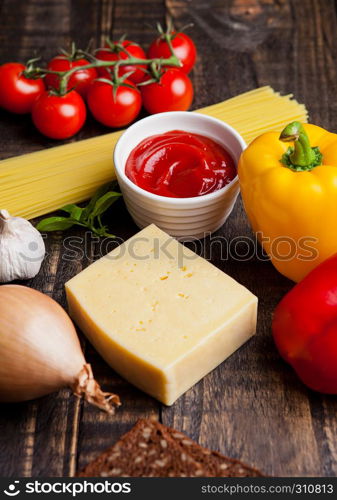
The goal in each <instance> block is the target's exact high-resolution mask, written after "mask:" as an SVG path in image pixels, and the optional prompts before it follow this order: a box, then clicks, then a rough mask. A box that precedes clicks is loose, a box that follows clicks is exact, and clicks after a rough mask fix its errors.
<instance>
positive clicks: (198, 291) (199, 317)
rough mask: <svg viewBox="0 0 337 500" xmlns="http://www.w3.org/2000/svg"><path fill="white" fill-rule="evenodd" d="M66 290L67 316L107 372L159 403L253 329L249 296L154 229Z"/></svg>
mask: <svg viewBox="0 0 337 500" xmlns="http://www.w3.org/2000/svg"><path fill="white" fill-rule="evenodd" d="M66 292H67V299H68V304H69V311H70V315H71V316H72V318H73V319H74V320H75V322H76V323H77V324H78V326H79V327H80V328H81V329H82V330H83V332H84V333H85V334H86V336H87V337H88V339H89V340H90V342H91V343H92V344H93V345H94V346H95V348H96V349H97V350H98V352H99V353H100V354H101V355H102V356H103V358H104V359H105V360H106V361H107V362H108V363H109V364H110V366H111V367H112V368H114V370H116V371H117V372H118V373H120V375H122V376H123V377H125V378H126V379H127V380H129V381H130V382H131V383H132V384H134V385H135V386H137V387H139V388H140V389H142V390H143V391H145V392H147V393H148V394H151V395H152V396H154V397H155V398H157V399H158V400H159V401H162V402H163V403H165V404H166V405H171V404H173V403H174V402H175V401H176V399H177V398H178V397H179V396H180V395H181V394H183V393H184V392H185V391H187V390H188V389H189V388H190V387H191V386H193V385H194V384H195V383H196V382H198V381H199V380H200V379H201V378H202V377H204V376H205V375H206V374H207V373H209V372H210V371H211V370H213V369H214V368H215V367H216V366H217V365H219V364H220V363H222V362H223V361H224V360H225V359H226V358H227V357H228V356H230V355H231V354H232V353H233V352H234V351H235V350H236V349H238V348H239V347H240V346H241V345H242V344H243V343H244V342H246V341H247V340H248V339H249V338H250V337H251V336H252V335H253V334H254V332H255V328H256V313H257V298H256V297H255V296H254V295H253V294H252V293H251V292H250V291H249V290H247V289H246V288H245V287H243V286H242V285H240V284H239V283H237V282H236V281H235V280H233V279H232V278H230V277H229V276H228V275H226V274H225V273H223V272H222V271H220V270H219V269H217V268H216V267H215V266H213V265H212V264H210V263H209V262H208V261H206V260H205V259H203V258H201V257H199V256H198V255H197V254H196V253H194V252H192V251H191V250H189V249H187V248H186V247H185V246H183V245H182V244H180V243H178V242H177V241H176V240H175V239H174V238H171V237H170V236H169V235H168V234H166V233H164V232H163V231H161V230H160V229H158V228H157V227H156V226H154V225H151V226H148V227H147V228H145V229H143V230H142V231H140V232H139V233H138V234H136V235H135V236H134V237H132V238H130V239H129V240H128V241H126V242H125V243H124V244H122V245H121V246H119V247H118V248H116V249H115V250H113V251H112V252H111V253H109V254H108V255H106V256H105V257H103V258H102V259H100V260H98V261H97V262H95V263H94V264H92V265H91V266H89V267H88V268H87V269H85V270H84V271H82V272H81V273H80V274H78V275H77V276H75V277H74V278H73V279H71V280H70V281H68V283H67V284H66Z"/></svg>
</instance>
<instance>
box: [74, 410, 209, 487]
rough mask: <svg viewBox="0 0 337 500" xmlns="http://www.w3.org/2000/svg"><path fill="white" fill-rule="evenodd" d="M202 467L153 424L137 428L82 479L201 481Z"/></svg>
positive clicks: (142, 422)
mask: <svg viewBox="0 0 337 500" xmlns="http://www.w3.org/2000/svg"><path fill="white" fill-rule="evenodd" d="M207 475H208V471H206V470H204V468H203V466H202V464H201V463H199V462H197V461H196V460H194V459H193V458H192V457H191V455H189V454H188V453H186V452H185V451H184V450H183V449H182V447H181V446H180V444H179V443H177V442H176V441H175V440H174V439H173V438H171V437H170V435H169V433H168V432H167V431H166V428H165V426H162V425H160V424H159V423H158V422H156V421H153V420H139V421H138V422H137V424H136V425H135V426H134V427H133V428H132V429H131V430H130V431H129V432H128V433H127V434H125V435H124V436H122V438H121V439H120V440H119V441H118V442H117V443H116V444H115V445H114V446H112V447H111V448H109V449H108V450H107V451H105V452H104V453H103V454H102V455H100V456H99V457H98V458H97V459H96V460H94V461H93V462H91V463H90V464H89V465H87V466H86V467H85V469H84V470H83V471H82V472H81V473H80V474H79V475H78V476H79V477H198V476H199V477H201V476H207Z"/></svg>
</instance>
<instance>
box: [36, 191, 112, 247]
mask: <svg viewBox="0 0 337 500" xmlns="http://www.w3.org/2000/svg"><path fill="white" fill-rule="evenodd" d="M115 185H116V183H109V184H105V185H104V186H101V187H100V188H99V189H98V190H97V192H96V193H95V195H94V196H93V197H92V198H91V200H90V201H89V203H88V205H87V206H86V207H84V208H81V207H79V206H78V205H75V204H69V205H65V206H64V207H62V208H61V209H60V210H62V211H63V212H66V213H67V214H69V217H49V218H47V219H43V220H42V221H40V222H39V224H38V225H37V226H36V227H37V229H38V230H39V231H63V230H66V229H69V228H71V227H73V226H74V225H77V226H81V227H86V228H88V229H90V230H91V231H92V232H93V233H95V234H97V235H98V236H106V237H108V238H115V236H114V235H113V234H110V233H109V232H108V228H107V227H106V226H103V224H102V221H101V215H103V214H104V212H106V210H108V208H109V207H111V205H112V204H113V203H115V201H117V200H118V199H119V198H120V197H121V196H122V195H121V193H118V192H116V191H114V190H113V189H114V187H115Z"/></svg>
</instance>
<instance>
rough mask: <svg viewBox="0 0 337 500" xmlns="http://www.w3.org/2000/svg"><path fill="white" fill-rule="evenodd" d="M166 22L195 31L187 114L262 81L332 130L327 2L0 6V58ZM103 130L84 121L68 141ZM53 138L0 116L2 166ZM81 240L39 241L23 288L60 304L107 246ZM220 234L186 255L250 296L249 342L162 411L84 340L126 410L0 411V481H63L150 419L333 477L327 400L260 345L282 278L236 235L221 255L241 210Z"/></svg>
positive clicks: (145, 37)
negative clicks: (254, 327) (37, 257)
mask: <svg viewBox="0 0 337 500" xmlns="http://www.w3.org/2000/svg"><path fill="white" fill-rule="evenodd" d="M168 14H170V15H171V16H172V17H173V19H174V23H175V25H176V27H178V28H179V27H181V26H183V25H184V24H188V23H189V22H193V23H194V28H193V29H191V35H192V36H193V38H194V39H195V41H196V43H197V46H198V49H199V58H198V62H197V65H196V68H195V70H194V71H193V74H192V78H193V81H194V86H195V93H196V97H195V101H194V104H193V106H194V107H195V108H196V107H200V106H204V105H208V104H212V103H214V102H216V101H220V100H223V99H225V98H227V97H231V96H233V95H236V94H238V93H240V92H244V91H246V90H249V89H251V88H253V87H256V86H259V85H264V84H270V85H272V86H274V87H275V88H276V89H277V90H280V91H282V92H284V93H289V92H293V93H294V94H295V96H296V97H297V98H298V99H299V100H300V101H303V102H305V103H306V104H307V106H308V108H309V111H310V115H311V119H312V121H313V122H315V123H318V124H321V125H322V126H325V127H327V128H330V129H331V130H335V131H336V130H337V118H336V116H337V114H336V107H337V102H336V99H335V95H336V81H337V79H336V71H337V70H336V66H335V63H334V61H335V60H336V56H337V41H336V37H335V33H336V28H337V16H336V6H335V3H334V2H333V0H302V2H297V1H296V0H293V1H290V0H278V1H277V2H275V1H273V0H232V1H229V0H193V2H189V1H187V0H166V2H164V1H161V0H158V1H157V0H143V1H142V2H139V1H137V0H115V1H113V0H62V1H60V0H26V1H25V2H22V1H21V0H0V43H1V50H0V63H1V62H5V61H10V60H23V61H25V60H26V59H28V58H29V57H31V56H32V55H34V51H35V50H36V53H39V54H40V53H42V54H43V56H44V57H45V58H46V59H47V58H48V57H50V56H51V55H53V53H54V51H55V48H57V47H59V46H66V45H67V44H69V42H70V41H71V40H72V39H74V40H75V41H76V42H77V43H78V44H79V46H82V47H83V46H85V45H86V44H87V42H88V40H89V39H92V40H93V43H94V44H95V45H96V46H97V45H98V44H100V43H102V41H103V38H104V37H105V36H111V37H113V38H116V37H119V36H121V35H122V34H123V33H124V32H127V33H128V36H129V37H130V38H132V39H135V40H136V41H139V42H140V43H142V44H144V45H145V46H146V45H147V44H148V43H149V42H150V41H151V39H152V37H153V31H152V29H151V28H150V27H149V26H148V24H150V25H151V24H152V25H154V24H155V22H157V21H161V22H163V21H164V19H165V16H167V15H168ZM106 131H107V129H106V128H105V127H103V126H100V125H99V124H97V123H95V122H94V121H93V120H91V119H89V121H88V123H87V125H86V126H85V128H84V129H83V130H82V131H81V132H80V133H79V135H78V137H77V138H76V140H77V139H79V138H84V137H90V136H94V135H97V134H101V133H104V132H106ZM53 144H54V143H53V141H49V140H47V139H45V138H43V137H42V136H41V135H40V134H38V133H37V132H36V131H35V130H34V129H33V127H32V126H31V124H30V118H29V117H20V118H19V119H18V118H17V117H15V116H11V115H10V114H8V113H5V112H3V111H0V157H1V158H6V157H9V156H13V155H17V154H19V153H21V152H29V151H34V150H39V149H42V148H45V147H49V146H52V145H53ZM110 221H111V222H110V225H111V229H112V230H113V231H114V232H115V233H116V234H117V235H119V236H120V237H122V238H127V237H129V236H131V235H132V234H134V233H135V232H136V230H137V228H136V227H135V225H134V224H133V222H132V221H131V219H130V217H129V215H128V214H127V212H126V210H125V208H124V205H123V203H122V202H119V203H118V206H117V207H116V209H114V210H113V211H112V212H111V219H110ZM69 236H72V237H76V238H78V239H79V240H78V242H79V246H78V250H77V251H76V255H74V256H73V258H72V259H71V260H70V261H69V259H68V258H67V256H68V253H67V248H66V246H65V241H64V239H65V237H69ZM84 236H85V235H84V233H83V232H81V231H73V232H70V233H69V232H68V233H67V234H64V235H62V234H55V235H50V236H49V237H48V240H47V248H48V257H47V259H46V261H45V262H44V265H43V269H42V271H41V273H40V274H39V276H38V277H37V278H35V279H34V280H31V282H30V283H29V285H30V286H32V287H34V288H37V289H39V290H42V291H43V292H45V293H48V294H50V295H51V296H52V297H54V298H55V299H56V300H58V301H59V302H60V303H61V304H62V305H63V306H65V295H64V282H65V281H66V280H68V279H69V278H70V277H72V276H74V275H75V274H76V273H78V272H79V271H80V270H81V269H83V268H84V267H86V266H87V265H88V264H89V263H90V262H92V261H93V260H95V259H97V258H98V257H99V256H100V255H102V254H104V253H105V252H106V251H107V248H104V246H103V248H101V245H100V244H99V242H97V240H95V239H92V238H85V237H84ZM217 236H221V237H222V238H225V239H226V241H224V240H222V243H220V242H219V241H218V242H216V241H214V240H212V241H210V240H209V239H208V240H205V241H203V242H201V243H200V245H198V248H197V251H198V253H199V254H200V255H203V256H205V257H206V258H208V259H210V260H211V261H212V262H213V263H214V264H215V265H217V266H218V267H219V268H221V269H223V270H224V271H226V272H228V273H229V274H230V275H231V276H233V277H234V278H236V279H238V280H239V281H240V282H241V283H243V284H244V285H246V286H247V287H249V288H250V289H251V290H252V291H253V292H254V293H256V294H257V295H258V296H259V298H260V312H259V326H258V332H257V336H256V337H255V338H254V339H252V340H251V341H250V342H249V343H248V344H247V345H245V346H244V347H243V348H242V349H240V350H239V352H237V353H236V354H234V355H233V356H232V357H231V358H230V359H229V360H228V361H227V362H226V363H224V364H223V365H222V366H220V367H219V368H217V369H216V370H214V371H213V372H212V373H211V374H209V375H208V376H207V377H205V378H204V379H203V380H202V381H201V382H200V383H199V384H197V385H196V386H195V387H193V388H192V389H191V390H190V391H188V392H187V393H186V394H185V395H184V396H182V397H181V398H180V399H179V401H178V402H177V403H176V404H175V405H173V406H172V407H170V408H167V407H163V406H162V405H160V404H159V403H158V402H156V401H155V400H154V399H152V398H150V397H149V396H147V395H145V394H143V393H141V392H140V391H138V390H137V389H135V388H133V387H132V386H130V385H129V384H128V383H127V382H125V381H124V380H122V379H121V378H120V377H119V376H118V375H116V374H115V373H114V372H113V371H112V370H111V369H110V368H109V367H108V366H107V365H106V364H105V363H104V362H103V361H102V360H101V359H100V357H99V356H98V354H96V353H95V351H94V350H93V349H92V348H91V346H90V345H88V344H87V343H86V342H85V341H84V339H83V337H82V336H81V340H82V342H83V347H84V349H85V353H86V357H87V359H88V361H89V362H91V363H92V365H93V368H94V372H95V374H96V375H97V378H98V380H99V382H100V383H101V384H102V385H103V386H104V388H106V389H107V390H112V391H117V392H118V393H119V394H120V396H121V397H122V400H123V407H122V408H121V409H120V410H119V411H118V413H117V415H116V416H115V417H108V416H106V415H104V414H103V413H100V412H98V411H96V410H95V409H93V408H89V407H88V406H87V405H86V404H83V403H82V402H80V401H78V400H77V399H75V398H73V397H72V396H71V394H70V392H69V391H68V390H66V389H65V390H63V391H61V392H60V393H59V394H56V395H51V396H48V397H46V398H43V399H41V400H39V401H35V402H30V403H23V404H18V405H4V404H2V405H0V475H3V476H14V475H19V476H46V475H49V476H58V475H73V474H74V473H75V471H76V469H77V468H78V467H81V466H83V465H84V464H85V463H86V462H87V461H88V460H90V459H91V458H93V457H94V456H95V455H96V454H97V453H98V452H99V451H101V450H102V449H104V448H105V447H107V446H109V445H110V444H111V443H112V442H113V441H114V440H116V439H117V437H118V436H120V434H121V433H123V432H124V431H126V430H127V429H128V428H129V427H130V426H131V425H132V424H133V423H134V422H135V421H136V420H137V419H138V418H139V417H144V416H149V415H152V414H153V415H157V416H158V417H159V418H160V419H161V420H162V421H163V422H164V423H165V424H168V425H173V426H174V427H176V428H178V429H180V430H183V431H185V432H187V433H188V434H189V435H190V436H191V437H193V438H194V439H196V440H198V441H199V442H200V443H201V444H203V445H206V446H209V447H211V448H214V449H218V450H221V451H222V452H224V453H226V454H228V455H230V456H233V457H237V458H241V459H243V460H245V461H247V462H249V463H251V464H252V465H255V466H257V467H259V468H261V469H262V470H264V471H265V472H266V473H267V474H275V475H287V476H291V475H318V476H334V475H336V474H337V438H336V436H337V417H336V415H337V400H336V398H335V397H328V396H320V395H318V394H314V393H313V392H311V391H308V390H307V389H306V388H305V387H303V385H302V384H300V382H299V381H298V379H297V378H296V377H295V375H294V373H293V372H292V370H291V369H290V368H289V367H288V366H286V364H285V363H284V362H283V361H282V360H281V359H280V357H279V355H278V353H277V351H276V349H275V347H274V345H273V342H272V339H271V331H270V320H271V315H272V311H273V309H274V307H275V305H276V304H277V302H278V301H279V299H280V298H281V297H282V295H283V294H284V293H285V292H286V291H287V290H289V289H290V287H291V286H292V284H291V282H290V281H288V280H286V279H285V278H283V277H282V276H280V275H279V274H278V273H277V272H276V271H275V270H274V268H273V267H272V266H271V264H270V263H268V262H265V261H263V259H262V258H261V256H260V258H258V257H257V256H255V257H253V258H252V259H250V260H249V261H248V262H247V261H245V260H244V259H243V258H240V255H242V254H244V252H245V251H246V245H245V243H244V241H242V242H241V244H240V245H238V246H237V248H236V256H235V255H233V254H232V255H231V256H229V257H228V258H221V248H222V251H223V249H224V247H226V242H227V244H228V245H231V246H230V248H231V249H232V250H233V240H234V242H235V238H236V237H237V236H240V237H246V238H252V234H251V232H250V229H249V226H248V224H247V221H246V218H245V214H244V211H243V208H242V205H241V203H238V204H237V205H236V208H235V210H234V212H233V215H232V216H231V218H230V220H229V221H228V222H227V223H226V224H225V226H224V227H223V228H222V230H220V231H219V232H218V233H217ZM231 242H232V243H231ZM250 245H251V248H252V249H253V250H254V245H253V242H251V243H250ZM223 255H224V254H223ZM46 334H47V333H46ZM80 335H81V334H80Z"/></svg>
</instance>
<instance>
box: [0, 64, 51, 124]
mask: <svg viewBox="0 0 337 500" xmlns="http://www.w3.org/2000/svg"><path fill="white" fill-rule="evenodd" d="M25 69H26V66H24V65H23V64H20V63H6V64H3V65H2V66H0V107H2V108H4V109H6V110H7V111H10V112H11V113H18V114H24V113H30V111H31V110H32V106H33V103H34V101H35V99H36V98H37V97H38V96H39V95H41V94H42V93H43V92H44V90H45V85H44V83H43V80H42V78H37V79H31V78H27V77H26V76H25V75H24V71H25Z"/></svg>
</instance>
